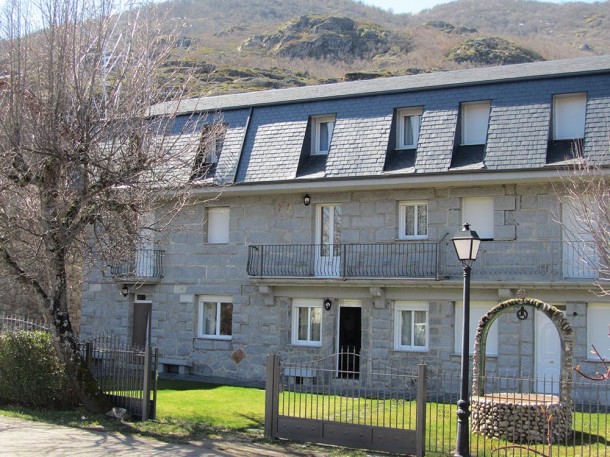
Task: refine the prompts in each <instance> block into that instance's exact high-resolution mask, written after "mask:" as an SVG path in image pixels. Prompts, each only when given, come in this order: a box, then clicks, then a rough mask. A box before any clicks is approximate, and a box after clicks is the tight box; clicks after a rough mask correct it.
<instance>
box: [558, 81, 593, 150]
mask: <svg viewBox="0 0 610 457" xmlns="http://www.w3.org/2000/svg"><path fill="white" fill-rule="evenodd" d="M586 111H587V95H586V94H584V93H580V94H563V95H555V96H554V97H553V139H554V140H575V139H579V138H584V137H585V113H586Z"/></svg>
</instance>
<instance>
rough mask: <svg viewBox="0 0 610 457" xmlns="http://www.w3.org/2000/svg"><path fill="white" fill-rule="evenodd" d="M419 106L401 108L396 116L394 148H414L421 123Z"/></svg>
mask: <svg viewBox="0 0 610 457" xmlns="http://www.w3.org/2000/svg"><path fill="white" fill-rule="evenodd" d="M421 116H422V109H421V108H403V109H399V110H398V114H397V116H396V122H397V125H396V149H416V148H417V141H418V140H419V126H420V124H421Z"/></svg>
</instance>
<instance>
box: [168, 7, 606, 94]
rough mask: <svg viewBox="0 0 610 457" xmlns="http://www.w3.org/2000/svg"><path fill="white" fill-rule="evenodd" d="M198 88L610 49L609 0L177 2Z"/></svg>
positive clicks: (181, 50) (254, 86)
mask: <svg viewBox="0 0 610 457" xmlns="http://www.w3.org/2000/svg"><path fill="white" fill-rule="evenodd" d="M165 6H166V7H167V8H169V9H170V11H171V14H172V15H173V16H174V17H175V18H176V22H179V23H180V24H181V27H182V29H181V30H182V34H183V38H182V39H181V41H180V42H179V43H177V46H176V53H175V59H174V60H173V61H172V62H171V65H172V66H184V68H185V69H186V68H189V69H193V68H195V69H196V73H197V75H198V76H199V80H200V83H199V84H197V85H195V86H193V87H191V88H190V90H191V95H204V94H217V93H229V92H238V91H247V90H261V89H267V88H279V87H288V86H296V85H306V84H315V83H323V82H334V81H341V80H345V79H348V80H350V79H362V78H372V77H380V76H386V75H397V74H407V73H417V72H426V71H438V70H450V69H456V68H463V67H472V66H485V65H498V64H500V65H506V64H512V63H519V62H528V61H534V60H543V59H546V60H552V59H560V58H571V57H578V56H585V55H594V54H606V53H609V52H610V27H609V26H608V21H609V20H610V19H609V18H610V1H605V2H600V3H593V4H585V3H579V2H572V3H567V4H553V3H543V2H538V1H532V0H456V1H454V2H451V3H447V4H444V5H439V6H437V7H435V8H433V9H430V10H425V11H423V12H421V13H419V14H415V15H410V14H400V15H396V14H391V13H389V12H386V11H383V10H381V9H379V8H374V7H368V6H365V5H363V4H361V3H359V2H357V1H352V0H334V1H333V2H327V1H324V0H205V1H203V0H174V1H170V2H167V3H166V4H165Z"/></svg>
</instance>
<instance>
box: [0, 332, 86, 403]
mask: <svg viewBox="0 0 610 457" xmlns="http://www.w3.org/2000/svg"><path fill="white" fill-rule="evenodd" d="M75 398H76V396H75V395H73V392H72V389H71V387H70V383H69V381H68V378H67V376H66V371H65V366H64V365H63V364H62V363H61V361H60V360H59V358H58V357H57V355H56V353H55V350H54V347H53V337H52V335H51V334H49V333H48V332H42V331H23V330H20V331H12V332H6V333H1V334H0V400H1V401H3V402H6V403H13V404H19V405H23V406H32V407H36V408H62V407H69V406H74V404H75Z"/></svg>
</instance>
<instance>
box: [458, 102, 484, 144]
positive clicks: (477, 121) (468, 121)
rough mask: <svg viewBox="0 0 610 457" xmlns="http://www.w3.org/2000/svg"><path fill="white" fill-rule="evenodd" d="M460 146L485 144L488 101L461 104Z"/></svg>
mask: <svg viewBox="0 0 610 457" xmlns="http://www.w3.org/2000/svg"><path fill="white" fill-rule="evenodd" d="M461 110H462V112H461V119H462V125H461V128H462V134H461V142H460V144H461V145H462V146H470V145H477V144H485V143H486V142H487V127H488V126H489V112H490V111H491V102H490V101H481V102H468V103H462V104H461Z"/></svg>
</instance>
